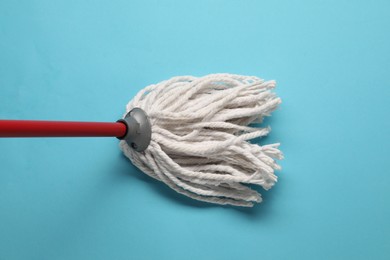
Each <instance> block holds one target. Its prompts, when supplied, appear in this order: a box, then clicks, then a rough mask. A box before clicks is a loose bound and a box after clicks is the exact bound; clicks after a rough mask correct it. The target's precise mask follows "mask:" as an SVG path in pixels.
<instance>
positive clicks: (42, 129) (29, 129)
mask: <svg viewBox="0 0 390 260" xmlns="http://www.w3.org/2000/svg"><path fill="white" fill-rule="evenodd" d="M126 131H127V129H126V125H125V124H124V123H121V122H116V123H105V122H69V121H33V120H0V137H88V136H89V137H97V136H115V137H118V138H121V137H123V136H125V134H126Z"/></svg>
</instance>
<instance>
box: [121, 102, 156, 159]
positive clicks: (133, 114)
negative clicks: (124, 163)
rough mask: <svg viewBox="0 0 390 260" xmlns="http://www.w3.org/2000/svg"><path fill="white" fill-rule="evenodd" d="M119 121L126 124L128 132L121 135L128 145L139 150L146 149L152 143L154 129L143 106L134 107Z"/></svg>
mask: <svg viewBox="0 0 390 260" xmlns="http://www.w3.org/2000/svg"><path fill="white" fill-rule="evenodd" d="M117 122H122V123H124V124H125V125H126V129H127V130H126V134H125V135H124V136H123V137H120V138H119V139H120V140H124V141H125V142H126V143H127V145H128V146H130V147H131V148H132V149H134V150H136V151H137V152H142V151H144V150H145V149H146V148H147V147H148V145H149V144H150V140H151V135H152V129H151V125H150V122H149V119H148V115H147V114H146V113H145V111H143V110H142V109H141V108H138V107H136V108H133V109H132V110H131V111H129V112H128V113H127V114H126V115H125V117H124V118H123V119H120V120H118V121H117Z"/></svg>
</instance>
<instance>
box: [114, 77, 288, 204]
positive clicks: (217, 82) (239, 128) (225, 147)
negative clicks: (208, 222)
mask: <svg viewBox="0 0 390 260" xmlns="http://www.w3.org/2000/svg"><path fill="white" fill-rule="evenodd" d="M274 87H275V81H264V80H262V79H260V78H257V77H253V76H241V75H232V74H212V75H207V76H205V77H200V78H197V77H192V76H180V77H174V78H171V79H169V80H167V81H163V82H160V83H158V84H155V85H150V86H148V87H146V88H145V89H143V90H141V91H140V92H139V93H138V94H137V95H136V96H135V98H134V99H133V100H131V101H130V102H129V103H128V105H127V111H126V113H127V112H129V111H130V110H131V109H133V108H135V107H139V108H142V109H143V110H144V111H145V112H146V113H147V115H148V117H149V120H150V123H151V125H152V137H151V142H150V144H149V146H148V148H147V149H146V150H145V151H143V152H137V151H135V150H133V149H132V148H131V147H129V146H128V144H127V143H126V142H125V141H124V140H122V141H121V142H120V146H121V149H122V151H123V152H124V154H125V155H126V156H127V157H128V158H129V159H130V160H131V162H132V163H133V164H134V165H135V166H137V167H138V168H139V169H140V170H142V171H143V172H145V173H146V174H147V175H149V176H151V177H153V178H155V179H157V180H159V181H162V182H164V183H165V184H166V185H168V186H169V187H171V188H172V189H174V190H175V191H177V192H178V193H181V194H183V195H186V196H188V197H190V198H193V199H196V200H201V201H206V202H210V203H216V204H230V205H235V206H246V207H251V206H253V204H254V203H256V202H261V201H262V199H261V195H260V194H259V193H258V192H257V191H256V190H254V189H251V188H250V187H248V186H247V184H255V185H259V186H261V187H262V188H264V189H265V190H268V189H270V188H271V187H272V186H273V185H274V184H275V182H276V181H277V177H276V175H275V173H274V171H275V170H280V166H279V165H278V164H277V163H276V162H275V159H282V158H283V155H282V153H281V152H280V151H279V149H278V146H279V144H278V143H275V144H268V145H264V146H260V145H258V144H254V143H250V142H249V140H250V139H253V138H257V137H261V136H265V135H267V134H268V133H269V132H270V128H258V127H255V126H253V124H254V123H261V122H262V120H263V117H265V116H269V115H270V114H271V112H272V111H274V110H275V109H276V108H277V107H278V105H279V104H280V103H281V99H280V98H278V97H277V96H276V95H275V94H274V93H273V92H271V91H272V89H273V88H274Z"/></svg>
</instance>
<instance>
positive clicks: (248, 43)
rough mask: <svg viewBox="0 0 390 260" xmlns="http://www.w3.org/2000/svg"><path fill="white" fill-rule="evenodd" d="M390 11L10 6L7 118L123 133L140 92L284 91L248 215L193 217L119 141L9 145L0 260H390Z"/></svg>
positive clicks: (3, 47)
mask: <svg viewBox="0 0 390 260" xmlns="http://www.w3.org/2000/svg"><path fill="white" fill-rule="evenodd" d="M389 10H390V2H389V1H346V0H344V1H340V0H337V1H124V0H122V1H50V0H48V1H11V0H9V1H7V0H0V118H9V119H52V120H55V119H56V120H91V121H95V120H96V121H115V120H116V119H118V118H119V116H121V115H122V113H123V112H124V106H125V104H126V103H127V102H128V100H130V99H131V98H132V96H134V95H135V94H136V93H137V92H138V91H139V90H140V89H142V88H143V87H144V86H146V85H149V84H152V83H156V82H159V81H161V80H164V79H167V78H170V77H172V76H174V75H187V74H192V75H196V76H201V75H205V74H208V73H216V72H231V73H237V74H250V75H257V76H260V77H262V78H265V79H276V80H277V81H278V88H277V93H278V94H279V95H280V96H281V97H282V99H283V104H282V106H281V108H280V109H279V110H278V111H277V112H276V113H275V114H274V116H273V117H272V118H270V120H268V121H267V122H268V123H269V124H270V125H271V126H272V129H273V131H272V132H271V135H270V136H269V137H268V138H267V139H265V140H263V141H261V143H271V142H278V141H280V142H281V143H282V146H281V148H282V150H283V151H284V153H285V157H286V159H285V160H284V161H282V165H283V171H282V172H280V173H279V176H280V178H279V183H278V184H277V185H276V186H275V188H274V189H272V190H271V191H268V192H262V193H263V197H264V202H263V203H262V204H260V205H257V206H256V207H255V208H253V209H239V208H232V207H220V206H213V205H208V204H204V203H201V202H196V201H191V200H189V199H187V198H185V197H182V196H180V195H177V194H176V193H175V192H174V191H171V190H170V189H169V188H167V187H166V186H164V185H163V184H161V183H158V182H156V181H154V180H151V179H150V178H148V177H147V176H145V175H144V174H143V173H141V172H140V171H138V170H137V169H136V168H135V167H133V166H132V165H131V163H130V162H129V161H128V160H126V159H125V158H124V157H123V156H122V155H121V153H120V151H119V149H118V141H117V140H116V139H114V138H113V139H110V138H108V139H104V138H95V139H59V138H55V139H7V140H5V139H2V140H0V163H1V167H0V259H7V260H8V259H389V258H390V221H389V220H390V187H389V185H390V170H389V167H390V163H389V161H390V159H389V145H390V138H389V129H390V125H389V111H390V102H389V101H390V100H389V97H390V95H389V94H390V83H389V78H390V77H389V76H390V48H389V46H390V15H389Z"/></svg>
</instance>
